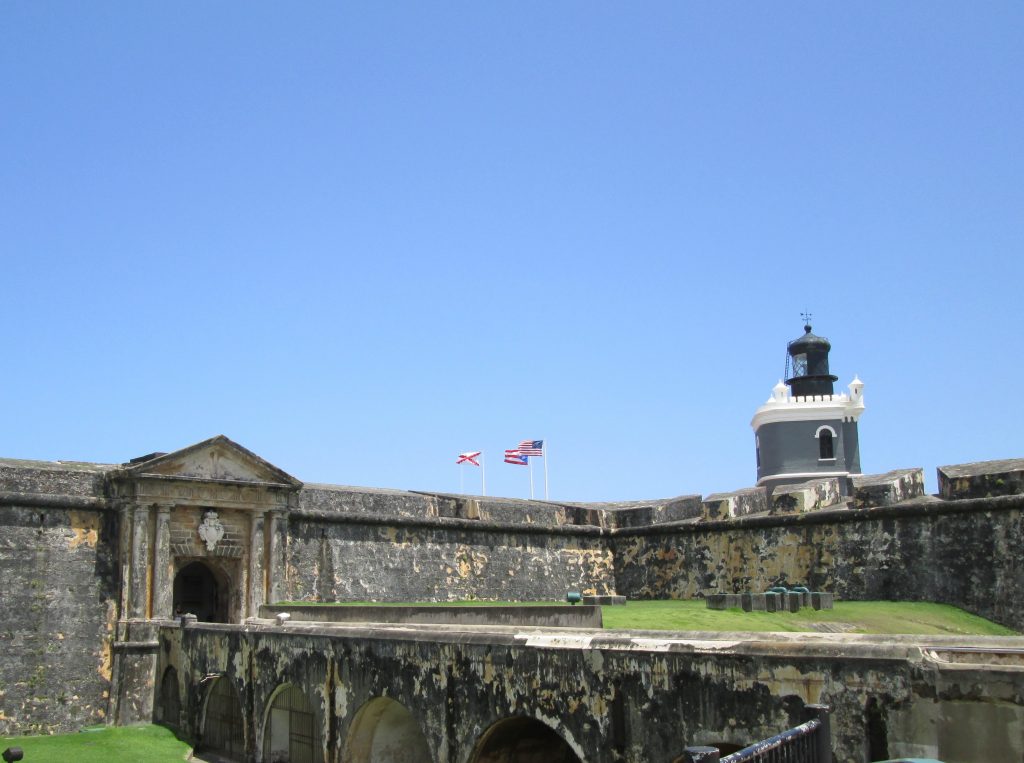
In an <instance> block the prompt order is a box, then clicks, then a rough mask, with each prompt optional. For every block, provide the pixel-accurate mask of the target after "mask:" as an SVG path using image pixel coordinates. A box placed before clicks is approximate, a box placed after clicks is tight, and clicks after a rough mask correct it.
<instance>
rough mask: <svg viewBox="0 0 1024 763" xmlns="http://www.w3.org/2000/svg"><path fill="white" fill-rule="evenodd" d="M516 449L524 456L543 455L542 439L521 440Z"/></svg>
mask: <svg viewBox="0 0 1024 763" xmlns="http://www.w3.org/2000/svg"><path fill="white" fill-rule="evenodd" d="M517 450H518V451H519V452H520V453H522V454H523V455H524V456H541V457H543V456H544V441H543V440H523V441H522V442H521V443H519V447H518V448H517Z"/></svg>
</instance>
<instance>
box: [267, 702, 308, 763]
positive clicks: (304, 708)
mask: <svg viewBox="0 0 1024 763" xmlns="http://www.w3.org/2000/svg"><path fill="white" fill-rule="evenodd" d="M321 748H322V743H321V741H320V722H319V720H318V719H317V714H316V712H315V711H314V710H313V705H312V704H311V703H310V701H309V699H308V698H307V697H306V695H305V694H304V693H303V692H302V691H301V690H300V689H299V688H298V687H296V686H292V685H291V684H285V685H284V686H281V687H279V688H278V689H277V691H276V692H275V693H274V695H273V699H272V700H271V702H270V710H269V712H268V713H267V719H266V722H265V723H264V724H263V760H265V761H269V763H313V761H316V760H322V759H323V751H322V749H321Z"/></svg>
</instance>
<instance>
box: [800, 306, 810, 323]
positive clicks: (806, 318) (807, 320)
mask: <svg viewBox="0 0 1024 763" xmlns="http://www.w3.org/2000/svg"><path fill="white" fill-rule="evenodd" d="M800 317H801V318H803V319H804V323H806V324H807V325H808V326H810V325H811V314H810V313H809V312H807V311H806V310H805V311H804V312H802V313H800Z"/></svg>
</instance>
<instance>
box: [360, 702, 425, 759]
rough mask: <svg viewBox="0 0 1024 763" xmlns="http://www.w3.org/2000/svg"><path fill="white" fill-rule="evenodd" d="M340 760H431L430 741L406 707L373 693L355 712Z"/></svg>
mask: <svg viewBox="0 0 1024 763" xmlns="http://www.w3.org/2000/svg"><path fill="white" fill-rule="evenodd" d="M341 760H342V763H374V761H378V760H387V761H389V762H390V763H433V760H434V759H433V756H432V755H431V751H430V745H429V744H428V742H427V738H426V737H425V736H424V734H423V730H422V728H421V727H420V724H419V722H418V721H417V720H416V718H415V717H413V714H412V713H411V712H410V711H409V709H408V708H407V707H406V706H405V705H403V704H402V703H400V702H397V701H395V700H393V699H389V698H387V697H375V698H373V699H371V700H369V701H368V702H366V703H365V704H364V705H363V706H362V707H360V708H359V711H358V712H357V713H356V715H355V718H353V720H352V725H351V726H350V727H349V732H348V736H347V737H346V739H345V748H344V752H343V753H342V757H341Z"/></svg>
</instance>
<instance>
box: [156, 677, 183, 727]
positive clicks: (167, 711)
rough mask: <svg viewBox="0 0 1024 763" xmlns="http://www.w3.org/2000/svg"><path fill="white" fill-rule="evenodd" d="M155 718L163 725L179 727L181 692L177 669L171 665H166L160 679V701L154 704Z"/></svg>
mask: <svg viewBox="0 0 1024 763" xmlns="http://www.w3.org/2000/svg"><path fill="white" fill-rule="evenodd" d="M156 720H157V721H158V722H159V723H163V724H164V725H165V726H173V727H174V728H176V729H178V728H181V693H180V692H179V690H178V671H177V670H175V669H174V667H173V666H170V667H168V668H167V670H165V671H164V675H163V678H161V679H160V701H159V702H158V703H157V706H156Z"/></svg>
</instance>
